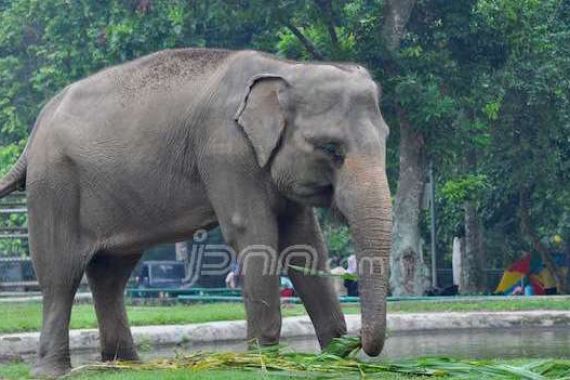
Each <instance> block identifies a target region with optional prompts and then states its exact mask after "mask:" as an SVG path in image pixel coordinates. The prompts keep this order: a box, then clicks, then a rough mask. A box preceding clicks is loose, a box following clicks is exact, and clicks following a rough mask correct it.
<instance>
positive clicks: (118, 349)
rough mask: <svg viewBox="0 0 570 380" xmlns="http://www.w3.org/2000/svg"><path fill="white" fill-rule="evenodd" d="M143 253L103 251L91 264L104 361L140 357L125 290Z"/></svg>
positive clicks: (90, 284) (91, 284) (89, 267)
mask: <svg viewBox="0 0 570 380" xmlns="http://www.w3.org/2000/svg"><path fill="white" fill-rule="evenodd" d="M140 257H141V255H140V254H135V255H128V256H115V255H111V254H107V253H99V254H96V255H95V256H94V257H93V259H92V260H91V262H90V263H89V265H88V266H87V278H88V280H89V286H90V287H91V292H92V293H93V300H94V302H95V312H96V314H97V319H98V321H99V331H100V341H101V359H102V360H103V361H112V360H138V355H137V352H136V349H135V346H134V344H133V337H132V335H131V330H130V329H129V323H128V320H127V312H126V309H125V303H124V291H125V286H126V284H127V281H128V280H129V276H130V275H131V272H132V271H133V269H134V267H135V266H136V264H137V262H138V261H139V259H140Z"/></svg>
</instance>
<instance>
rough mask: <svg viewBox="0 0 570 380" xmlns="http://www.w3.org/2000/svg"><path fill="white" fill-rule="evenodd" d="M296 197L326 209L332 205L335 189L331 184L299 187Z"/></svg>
mask: <svg viewBox="0 0 570 380" xmlns="http://www.w3.org/2000/svg"><path fill="white" fill-rule="evenodd" d="M295 196H296V198H299V199H300V200H302V201H304V202H306V203H310V204H313V205H315V206H317V207H326V206H329V205H330V204H331V203H332V200H333V198H334V187H333V185H330V184H329V185H308V186H299V187H298V188H297V189H296V191H295Z"/></svg>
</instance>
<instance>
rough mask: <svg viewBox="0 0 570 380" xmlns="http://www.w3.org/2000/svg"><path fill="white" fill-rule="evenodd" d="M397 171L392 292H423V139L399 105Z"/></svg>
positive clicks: (425, 268)
mask: <svg viewBox="0 0 570 380" xmlns="http://www.w3.org/2000/svg"><path fill="white" fill-rule="evenodd" d="M398 115H399V124H400V175H399V180H398V190H397V192H396V202H395V205H394V228H393V230H392V250H391V254H390V286H391V288H392V294H393V295H395V296H403V295H423V294H424V291H425V289H426V281H425V279H426V273H427V271H428V268H427V267H426V265H425V263H424V261H423V255H422V252H421V250H420V241H421V234H420V215H421V208H422V198H423V192H424V187H425V182H426V167H427V166H426V159H425V154H424V139H423V136H422V134H421V133H419V132H417V131H414V130H413V128H412V126H411V125H410V123H409V122H408V120H407V119H406V115H405V114H404V111H403V110H401V109H399V110H398Z"/></svg>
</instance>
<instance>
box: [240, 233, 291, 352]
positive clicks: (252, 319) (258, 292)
mask: <svg viewBox="0 0 570 380" xmlns="http://www.w3.org/2000/svg"><path fill="white" fill-rule="evenodd" d="M250 242H251V243H255V242H257V243H259V242H263V241H262V240H257V239H249V238H246V239H244V243H246V244H244V245H243V247H244V248H242V250H241V253H240V257H239V263H240V267H241V270H242V278H243V286H242V289H243V299H244V303H245V309H246V313H247V335H248V340H249V341H250V343H252V344H253V345H255V344H256V343H257V344H259V345H262V346H269V345H273V344H277V343H279V335H280V333H281V308H280V297H279V276H278V275H277V274H276V268H275V266H276V264H277V255H276V250H275V248H274V247H275V246H274V245H268V244H267V243H262V244H249V243H250ZM240 246H242V244H240Z"/></svg>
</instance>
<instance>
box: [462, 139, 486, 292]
mask: <svg viewBox="0 0 570 380" xmlns="http://www.w3.org/2000/svg"><path fill="white" fill-rule="evenodd" d="M465 168H466V172H467V173H476V172H477V153H476V151H475V149H474V148H469V149H468V150H467V152H466V157H465ZM464 211H465V250H464V253H465V256H464V257H463V259H462V260H461V262H462V265H463V270H462V273H463V275H462V280H461V282H460V284H459V291H460V292H461V293H462V294H469V293H470V294H473V293H480V292H483V291H485V290H486V282H487V281H486V275H485V268H484V265H485V249H484V243H483V229H482V227H481V220H480V217H479V213H478V212H477V201H476V200H473V199H469V200H467V201H465V204H464Z"/></svg>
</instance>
